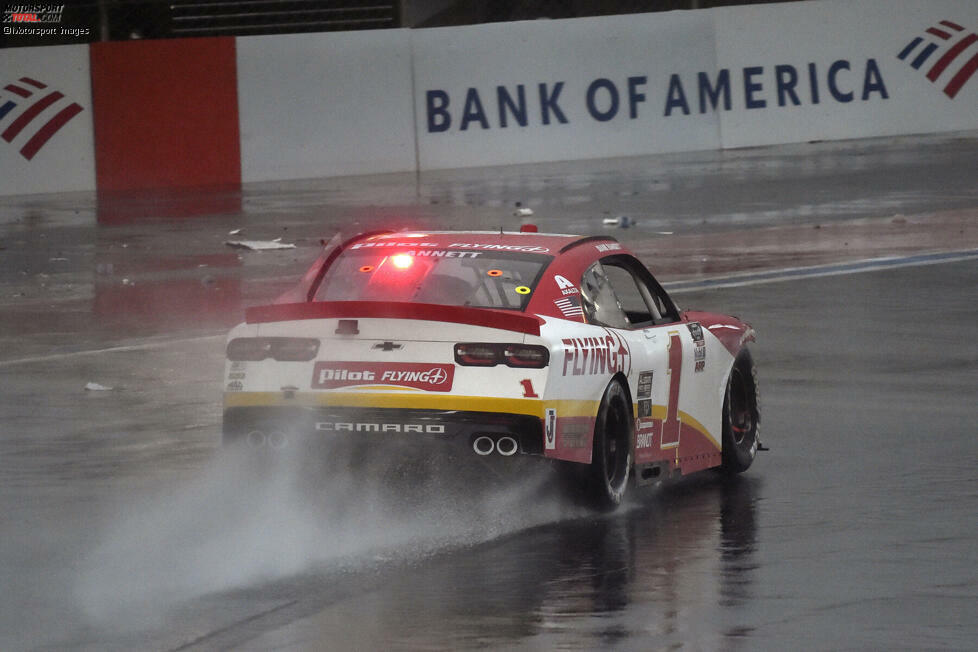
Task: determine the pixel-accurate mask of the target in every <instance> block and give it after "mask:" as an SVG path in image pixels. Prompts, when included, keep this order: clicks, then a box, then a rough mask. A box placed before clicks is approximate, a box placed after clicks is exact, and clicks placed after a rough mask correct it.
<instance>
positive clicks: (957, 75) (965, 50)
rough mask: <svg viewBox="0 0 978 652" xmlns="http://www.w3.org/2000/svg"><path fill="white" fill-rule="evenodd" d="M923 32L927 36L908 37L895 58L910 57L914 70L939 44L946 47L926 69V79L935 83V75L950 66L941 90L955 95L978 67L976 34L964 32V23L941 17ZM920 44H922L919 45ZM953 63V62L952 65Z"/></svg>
mask: <svg viewBox="0 0 978 652" xmlns="http://www.w3.org/2000/svg"><path fill="white" fill-rule="evenodd" d="M926 33H927V35H928V36H927V37H923V36H918V37H916V38H915V39H914V40H912V41H910V43H908V44H907V46H906V47H905V48H903V50H901V51H900V54H898V55H897V58H898V59H900V60H901V61H907V60H908V59H909V61H910V66H911V67H912V68H913V69H914V70H920V68H921V66H923V65H924V64H925V63H927V61H928V60H930V58H931V55H933V54H934V53H935V52H937V51H938V50H940V49H941V48H946V49H944V50H943V51H942V52H941V54H940V57H939V58H938V59H937V60H936V61H935V62H934V64H933V65H932V66H931V67H930V68H929V69H928V70H927V79H929V80H930V81H932V82H934V83H937V79H938V77H940V76H941V75H942V74H943V73H944V72H945V71H947V70H948V69H949V68H951V70H950V71H949V72H948V75H950V79H949V80H948V81H947V84H946V85H945V86H944V94H945V95H947V96H948V97H950V98H951V99H954V96H955V95H957V94H958V91H960V90H961V88H962V87H963V86H964V85H965V84H966V83H967V82H968V80H969V79H971V77H972V75H974V74H975V72H976V71H978V47H976V46H975V44H976V43H978V34H975V33H974V32H966V31H965V28H964V27H962V26H961V25H958V24H957V23H955V22H952V21H950V20H942V21H941V22H939V23H938V24H937V25H935V26H934V27H930V28H928V29H927V30H926ZM931 37H933V38H931ZM935 39H936V40H935ZM921 45H923V47H920V46H921ZM918 47H919V49H918ZM911 55H913V56H912V58H911ZM962 55H964V56H962ZM968 55H970V57H969V56H968ZM952 64H954V67H953V68H952Z"/></svg>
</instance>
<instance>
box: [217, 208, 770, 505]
mask: <svg viewBox="0 0 978 652" xmlns="http://www.w3.org/2000/svg"><path fill="white" fill-rule="evenodd" d="M753 339H754V331H753V329H752V328H751V327H750V326H749V325H748V324H746V323H744V322H741V321H740V320H739V319H737V318H734V317H728V316H725V315H719V314H712V313H705V312H690V311H683V312H681V311H680V310H679V309H678V308H677V307H676V305H675V304H674V303H673V301H672V299H670V297H669V296H668V295H667V294H666V292H665V291H664V290H663V289H662V287H661V286H660V285H659V283H658V282H656V280H655V279H654V278H653V277H652V275H651V274H650V273H649V271H648V270H647V269H646V267H645V266H644V265H642V264H641V263H640V262H639V261H638V260H637V259H636V258H635V257H634V256H633V255H632V254H631V253H629V252H628V251H627V250H626V249H625V248H624V247H623V246H622V245H621V244H620V243H618V242H617V241H616V240H615V239H613V238H610V237H605V236H590V237H581V236H571V235H552V234H538V233H536V232H535V229H533V228H532V227H530V228H529V229H526V231H525V232H524V231H521V232H518V233H517V232H457V231H453V232H448V231H430V232H373V233H365V234H361V235H358V236H356V237H354V238H351V239H348V240H346V241H344V242H338V241H337V239H334V242H332V243H330V244H328V245H327V246H326V248H325V249H324V250H323V252H322V254H321V255H320V256H319V258H318V259H317V260H316V262H315V263H314V264H313V265H312V267H311V268H310V269H309V271H308V272H307V273H306V275H305V276H304V277H303V279H302V281H301V283H300V284H299V285H298V287H296V288H295V289H294V290H292V291H290V292H288V293H286V295H284V296H283V297H281V298H280V299H279V300H278V301H277V302H276V303H274V304H271V305H265V306H258V307H254V308H250V309H248V310H247V312H246V322H245V323H243V324H240V325H238V326H237V327H235V328H234V329H233V330H232V331H231V333H230V335H229V337H228V344H227V363H226V369H225V379H226V380H225V383H226V385H225V394H224V441H225V443H231V442H236V441H242V442H246V443H248V444H249V445H251V446H261V447H266V448H270V449H273V448H282V447H284V446H286V445H287V444H290V443H291V442H292V441H293V440H306V441H308V440H316V439H354V440H356V439H364V440H367V439H369V440H371V441H378V442H379V443H380V445H383V442H384V441H387V442H389V441H390V440H391V439H400V440H408V439H410V440H411V441H418V442H421V441H423V442H426V443H428V444H433V445H434V450H435V453H434V454H437V450H438V448H439V447H441V448H444V449H446V450H447V449H452V450H455V451H458V450H460V449H462V450H464V454H465V455H467V456H469V457H472V458H474V459H477V458H478V459H482V460H483V461H488V460H489V459H490V458H492V459H498V460H499V461H498V462H497V463H506V462H507V460H516V459H525V458H526V457H527V456H537V457H538V458H539V459H548V458H549V459H550V460H554V461H556V462H555V466H558V467H562V468H565V469H570V470H571V473H572V475H573V476H574V477H579V478H580V479H581V481H582V483H583V486H584V488H585V489H586V491H587V492H588V494H589V495H590V496H591V498H592V499H593V501H594V502H595V503H596V504H598V505H601V506H603V507H606V508H611V507H614V506H616V505H617V504H619V503H620V502H621V500H622V497H623V495H624V494H625V491H626V488H627V486H628V484H629V480H630V478H633V479H634V481H635V482H636V483H637V484H646V483H653V482H655V481H657V480H659V479H664V478H666V477H671V476H675V475H679V474H688V473H691V472H694V471H699V470H702V469H708V468H713V467H719V468H722V469H723V470H727V471H731V472H740V471H744V470H745V469H747V467H749V466H750V465H751V462H752V461H753V459H754V456H755V454H756V452H757V450H758V446H759V439H758V433H757V428H758V421H759V413H758V404H757V384H756V377H755V369H754V363H753V361H752V359H751V355H750V352H749V351H748V349H747V348H745V344H746V343H747V342H749V341H753Z"/></svg>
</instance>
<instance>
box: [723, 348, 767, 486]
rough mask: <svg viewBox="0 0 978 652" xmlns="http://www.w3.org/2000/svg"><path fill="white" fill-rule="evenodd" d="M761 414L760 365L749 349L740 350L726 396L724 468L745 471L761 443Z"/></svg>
mask: <svg viewBox="0 0 978 652" xmlns="http://www.w3.org/2000/svg"><path fill="white" fill-rule="evenodd" d="M760 420H761V415H760V411H759V410H758V407H757V369H756V367H755V366H754V360H753V358H752V357H751V354H750V351H748V350H747V349H743V350H742V351H741V352H740V353H739V354H737V358H736V360H734V364H733V367H732V368H731V369H730V377H729V378H728V379H727V391H726V394H725V395H724V399H723V467H722V468H723V470H724V471H725V472H727V473H742V472H744V471H746V470H747V469H748V468H749V467H750V465H751V463H753V461H754V457H755V456H756V455H757V447H758V445H759V443H760V440H759V439H758V435H757V431H758V424H759V423H760Z"/></svg>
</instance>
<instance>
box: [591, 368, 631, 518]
mask: <svg viewBox="0 0 978 652" xmlns="http://www.w3.org/2000/svg"><path fill="white" fill-rule="evenodd" d="M633 430H634V420H633V419H632V404H631V399H630V398H629V396H628V391H627V390H626V389H625V387H624V386H623V385H622V383H621V382H620V381H619V380H617V379H616V380H612V381H611V383H610V384H609V385H608V388H607V389H606V390H605V392H604V397H602V399H601V407H600V408H599V409H598V418H597V420H596V421H595V424H594V442H593V444H592V450H591V466H590V469H589V473H588V494H589V497H590V499H591V502H592V504H593V505H594V506H595V507H596V508H598V509H601V510H605V511H611V510H613V509H615V508H616V507H618V505H620V504H621V502H622V500H623V499H624V497H625V492H626V490H627V489H628V480H629V476H630V475H631V470H632V452H633V449H634V446H633V441H634V436H633Z"/></svg>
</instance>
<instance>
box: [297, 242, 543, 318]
mask: <svg viewBox="0 0 978 652" xmlns="http://www.w3.org/2000/svg"><path fill="white" fill-rule="evenodd" d="M551 260H553V257H552V256H546V255H542V254H533V253H522V252H505V251H464V250H434V249H431V250H425V249H406V250H390V249H388V250H383V251H378V250H376V249H354V250H350V251H345V252H343V254H342V255H341V256H340V257H339V258H338V259H337V260H336V262H335V263H333V265H332V266H331V267H330V269H329V270H328V271H327V273H326V277H325V278H324V279H323V282H322V285H321V286H320V288H319V291H318V292H317V293H316V300H317V301H412V302H418V303H436V304H442V305H448V306H471V307H476V308H502V309H507V310H523V309H524V308H526V304H527V303H528V302H529V300H530V296H532V294H533V290H534V289H535V288H536V284H537V281H538V280H539V279H540V276H541V275H542V274H543V270H544V268H546V266H547V265H548V264H549V263H550V261H551Z"/></svg>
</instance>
